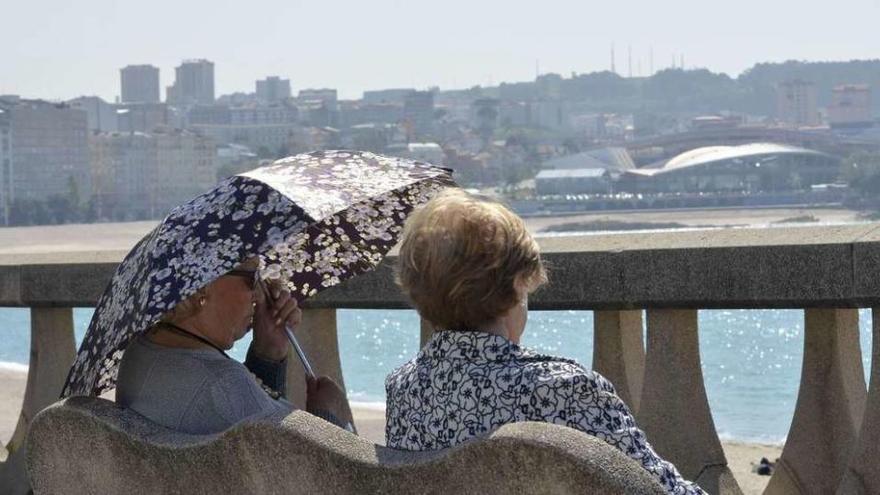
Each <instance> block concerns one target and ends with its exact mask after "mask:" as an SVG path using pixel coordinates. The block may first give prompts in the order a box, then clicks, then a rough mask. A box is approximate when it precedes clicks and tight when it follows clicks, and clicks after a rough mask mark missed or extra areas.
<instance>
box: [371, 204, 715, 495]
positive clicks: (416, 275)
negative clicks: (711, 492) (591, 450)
mask: <svg viewBox="0 0 880 495" xmlns="http://www.w3.org/2000/svg"><path fill="white" fill-rule="evenodd" d="M397 277H398V282H399V284H400V286H401V287H402V289H403V291H404V293H405V294H406V295H407V296H408V297H409V299H410V300H411V302H412V303H413V305H414V306H415V308H416V309H417V310H418V312H419V314H420V315H421V316H422V318H424V319H426V320H428V321H429V322H430V323H431V324H432V325H433V326H434V328H435V329H436V330H435V331H434V333H433V336H432V337H431V339H430V340H429V341H428V342H427V344H426V345H425V346H424V347H423V348H422V350H421V351H420V352H419V353H418V355H417V356H416V357H415V359H413V360H411V361H409V362H408V363H406V364H404V365H403V366H401V367H400V368H398V369H397V370H395V371H394V372H392V373H391V374H390V375H389V376H388V378H387V380H386V382H385V387H386V397H387V408H386V428H385V436H386V443H387V445H388V446H389V447H393V448H397V449H406V450H435V449H443V448H447V447H452V446H454V445H457V444H460V443H462V442H465V441H467V440H469V439H472V438H474V437H478V436H481V435H485V434H487V433H489V432H491V431H493V430H495V429H497V428H499V427H500V426H502V425H505V424H507V423H513V422H518V421H541V422H548V423H554V424H558V425H564V426H568V427H571V428H575V429H577V430H581V431H583V432H585V433H588V434H590V435H594V436H596V437H598V438H601V439H602V440H604V441H606V442H608V443H609V444H611V445H612V446H614V447H616V448H618V449H620V450H621V451H622V452H624V453H625V454H626V455H628V456H629V457H631V458H633V459H635V460H636V461H638V462H639V463H640V464H641V465H642V467H644V468H645V469H646V470H647V471H648V472H649V473H650V474H651V475H653V476H654V477H655V478H656V479H657V480H658V481H659V482H660V483H661V484H662V485H663V486H664V487H665V488H666V489H667V490H668V491H669V492H670V493H675V494H692V493H703V491H702V490H701V489H700V487H699V486H697V485H695V484H693V483H691V482H689V481H686V480H684V479H683V478H682V477H681V475H680V474H679V473H678V471H677V470H676V468H675V466H673V465H672V464H671V463H669V462H667V461H665V460H663V459H661V458H660V456H658V455H657V454H656V453H655V452H654V450H653V449H652V448H651V445H650V444H649V443H648V441H647V439H646V438H645V434H644V432H642V431H641V430H640V429H639V428H638V427H637V426H636V422H635V419H634V418H633V416H632V413H631V412H630V410H629V408H628V407H627V406H626V404H624V402H623V401H622V400H621V399H620V397H618V396H617V394H616V393H615V390H614V387H613V386H612V384H611V383H610V382H609V381H608V380H607V379H605V378H604V377H602V376H601V375H599V374H598V373H596V372H594V371H591V370H588V369H586V368H584V367H583V366H581V365H580V364H578V363H576V362H575V361H572V360H570V359H564V358H559V357H554V356H548V355H543V354H539V353H536V352H533V351H531V350H529V349H527V348H524V347H521V346H520V345H519V343H520V338H521V337H522V334H523V331H524V330H525V325H526V319H527V314H528V309H527V306H528V295H529V293H530V292H532V291H534V290H535V289H536V288H538V287H539V286H540V285H541V284H543V283H545V282H546V280H547V277H546V274H545V271H544V267H543V265H542V262H541V257H540V253H539V249H538V245H537V243H536V242H535V240H534V239H533V238H532V236H531V235H530V234H529V233H528V231H527V230H526V228H525V225H524V224H523V222H522V220H521V219H520V218H519V217H518V216H516V215H515V214H514V213H512V212H511V211H510V210H508V209H507V208H505V207H504V206H502V205H500V204H497V203H494V202H490V201H485V200H482V199H479V198H477V197H474V196H471V195H468V194H467V193H465V192H462V191H460V190H447V191H446V192H444V193H442V194H441V195H440V196H438V197H436V198H434V199H432V200H431V201H430V202H428V203H427V204H426V205H425V206H424V207H422V208H421V209H419V210H417V211H416V212H415V213H413V214H412V216H410V218H409V220H408V221H407V224H406V227H405V231H404V234H403V241H402V244H401V247H400V253H399V256H398V266H397Z"/></svg>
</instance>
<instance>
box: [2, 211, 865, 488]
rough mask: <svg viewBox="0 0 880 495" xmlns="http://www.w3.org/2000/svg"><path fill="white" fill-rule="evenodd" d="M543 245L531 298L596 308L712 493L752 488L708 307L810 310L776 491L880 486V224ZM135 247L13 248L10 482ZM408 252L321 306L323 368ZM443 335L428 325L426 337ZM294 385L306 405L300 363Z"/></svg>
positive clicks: (639, 399) (619, 380) (19, 475)
mask: <svg viewBox="0 0 880 495" xmlns="http://www.w3.org/2000/svg"><path fill="white" fill-rule="evenodd" d="M541 245H542V249H543V251H544V255H545V259H546V262H547V265H548V267H549V269H550V279H551V284H550V285H549V286H548V287H546V288H544V289H542V290H541V291H539V292H538V293H536V294H534V296H533V297H531V298H530V299H529V305H530V307H531V308H532V309H536V310H568V309H580V310H594V311H595V312H596V313H595V318H594V329H593V331H594V332H595V336H594V353H593V365H594V368H595V369H596V370H597V371H599V372H601V373H603V374H604V375H605V376H607V377H608V378H610V379H611V380H612V381H613V382H614V383H615V385H616V386H617V388H618V390H619V392H620V395H621V396H622V397H623V398H624V399H625V400H626V401H627V402H628V403H629V404H630V405H631V407H632V408H633V410H634V411H635V413H636V416H637V419H638V420H639V423H640V424H641V426H642V427H643V428H644V429H645V430H646V431H647V434H648V438H649V439H650V440H651V442H652V444H653V445H654V447H655V448H656V450H657V451H658V452H659V453H660V454H661V455H662V456H664V457H665V458H667V459H669V460H670V461H672V462H674V463H675V464H676V465H677V466H678V467H679V469H680V470H681V472H682V474H683V475H684V476H685V477H687V478H689V479H693V480H695V481H697V482H699V483H700V484H701V485H702V486H703V487H704V488H706V489H707V490H708V491H709V492H710V493H739V492H740V490H739V487H738V485H737V483H736V480H735V479H734V478H733V476H732V475H731V472H730V470H729V469H728V467H727V460H726V458H725V456H724V452H723V451H722V449H721V443H720V441H719V439H718V435H717V433H716V430H715V426H714V423H713V420H712V416H711V411H710V409H709V404H708V401H707V398H706V391H705V386H704V384H703V376H702V371H701V368H700V350H699V341H698V331H699V329H698V326H697V311H698V310H699V309H714V308H744V309H749V308H756V309H757V308H799V309H803V310H804V313H805V315H804V321H805V332H804V335H805V338H804V357H803V366H802V375H801V384H800V389H799V392H798V400H797V405H796V409H795V414H794V419H793V421H792V425H791V428H790V430H789V434H788V440H787V442H786V445H785V448H784V450H783V453H782V457H781V461H780V467H779V468H778V469H777V470H776V473H775V474H774V476H773V478H772V479H771V480H770V483H769V485H768V488H767V491H766V493H771V494H776V493H834V492H835V491H836V490H838V489H839V490H840V491H841V492H842V493H880V464H878V463H877V462H876V459H877V454H878V453H880V379H878V377H880V335H878V334H880V318H878V313H877V312H876V311H874V312H873V313H874V325H873V328H874V340H873V342H874V348H875V349H874V353H873V360H872V371H871V377H872V380H871V385H872V387H871V389H870V391H869V390H867V387H866V383H865V379H864V371H863V368H862V360H861V354H860V348H859V333H858V332H859V328H858V308H862V307H878V306H880V277H877V276H876V274H877V273H878V270H880V225H877V224H866V225H857V226H841V227H799V228H785V229H782V228H780V229H760V230H759V229H754V230H752V229H742V230H739V229H733V230H705V231H690V232H672V233H650V234H615V235H596V236H575V237H560V238H546V239H542V240H541ZM123 255H124V253H121V252H103V253H78V254H57V255H31V256H13V257H10V256H7V257H0V307H4V306H7V307H9V306H15V307H29V308H31V326H32V328H31V332H32V340H31V360H30V372H29V375H28V383H27V391H26V393H25V399H24V403H23V406H22V413H21V418H20V420H19V424H18V428H17V429H16V432H15V433H14V435H13V438H12V440H11V441H10V443H9V446H8V450H9V451H10V454H9V456H8V458H7V460H6V461H5V462H4V463H3V464H2V465H0V487H2V488H3V490H2V491H4V492H7V491H8V492H15V491H20V490H22V487H26V483H27V480H26V478H25V475H24V471H23V459H24V458H23V452H22V451H21V446H22V444H23V439H24V437H25V434H26V431H27V427H28V425H29V423H30V421H31V419H32V418H33V416H34V414H35V413H36V412H38V411H39V410H41V409H42V408H44V407H46V406H48V405H49V404H51V403H53V402H54V401H55V400H56V398H57V396H58V392H59V391H60V388H61V383H62V381H63V380H64V378H65V376H66V373H67V369H68V366H69V364H70V363H71V362H72V360H73V356H74V338H73V323H72V309H71V308H72V307H74V306H93V305H94V304H95V301H96V300H97V298H98V296H99V294H100V292H101V290H102V289H103V287H104V285H105V284H106V283H107V281H108V280H109V278H110V276H111V275H112V273H113V270H114V268H115V266H116V264H117V263H118V262H119V260H120V259H121V258H122V256H123ZM392 261H393V260H387V261H386V262H385V263H383V265H382V266H381V267H380V268H379V269H378V270H376V271H375V272H373V273H370V274H368V275H364V276H362V277H358V278H356V279H353V280H351V281H349V282H346V283H345V284H343V285H341V286H339V287H336V288H334V289H331V290H328V291H326V292H324V293H322V294H320V295H319V296H317V297H316V298H314V300H312V301H311V302H310V304H309V305H308V307H307V309H306V310H305V312H304V317H303V323H302V327H301V328H300V329H299V330H298V334H300V335H302V336H303V337H304V338H303V340H304V342H303V344H304V347H305V348H306V351H307V353H308V354H309V355H310V356H311V357H312V359H313V361H314V362H313V365H314V366H315V368H316V371H318V372H319V373H320V374H327V375H330V376H332V377H334V378H336V379H337V380H339V381H340V383H343V377H342V372H341V366H340V359H339V352H338V343H337V328H336V327H337V325H336V309H337V308H373V309H397V308H406V307H407V304H406V302H405V300H404V299H403V298H402V296H401V295H400V293H399V291H398V290H397V288H396V287H395V285H394V283H393V279H392V275H391V263H392ZM642 310H645V311H644V313H643V311H642ZM643 314H645V315H647V316H646V318H647V325H646V328H647V339H646V340H647V349H645V347H644V346H643V334H642V327H643V322H642V315H643ZM588 330H589V329H586V328H585V329H584V331H588ZM413 331H416V330H415V329H413ZM430 331H431V330H430V327H429V325H428V324H426V323H424V322H423V324H422V326H421V329H420V332H421V335H422V340H423V341H424V339H425V338H426V337H427V336H428V335H429V334H430ZM289 383H291V384H293V389H294V393H293V401H294V402H295V403H300V404H301V403H302V402H303V397H304V395H303V388H304V387H303V384H302V377H301V371H300V368H299V366H298V363H292V365H291V370H290V381H289ZM758 419H760V418H756V420H758Z"/></svg>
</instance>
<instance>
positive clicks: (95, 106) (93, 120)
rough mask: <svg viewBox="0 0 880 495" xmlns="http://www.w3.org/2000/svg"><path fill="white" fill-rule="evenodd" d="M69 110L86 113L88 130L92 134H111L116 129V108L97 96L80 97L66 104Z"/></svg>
mask: <svg viewBox="0 0 880 495" xmlns="http://www.w3.org/2000/svg"><path fill="white" fill-rule="evenodd" d="M67 104H68V105H70V106H71V108H78V109H80V110H83V111H84V112H86V115H87V118H88V121H89V130H90V131H92V132H113V131H115V130H116V129H117V127H116V107H115V106H114V105H112V104H110V103H107V102H106V101H104V100H103V99H101V98H100V97H98V96H80V97H79V98H74V99H72V100H70V101H68V102H67Z"/></svg>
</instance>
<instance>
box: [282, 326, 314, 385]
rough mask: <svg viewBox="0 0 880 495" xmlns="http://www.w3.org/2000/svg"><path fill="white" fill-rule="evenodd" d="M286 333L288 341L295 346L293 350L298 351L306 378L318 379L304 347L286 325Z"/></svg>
mask: <svg viewBox="0 0 880 495" xmlns="http://www.w3.org/2000/svg"><path fill="white" fill-rule="evenodd" d="M284 333H285V335H287V340H288V341H290V345H292V346H293V350H294V351H296V355H297V356H299V360H300V362H301V363H302V365H303V369H304V370H305V372H306V376H308V377H309V378H316V375H315V370H314V369H313V368H312V364H311V363H310V362H309V358H308V357H306V353H305V351H303V349H302V347H301V346H300V345H299V342H298V341H297V340H296V337H295V336H294V335H293V332H292V331H291V330H290V327H289V326H287V325H286V324H285V325H284Z"/></svg>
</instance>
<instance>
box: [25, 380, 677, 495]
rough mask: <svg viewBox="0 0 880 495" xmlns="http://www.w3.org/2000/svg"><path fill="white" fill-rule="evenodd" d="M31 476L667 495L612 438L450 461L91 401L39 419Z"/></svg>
mask: <svg viewBox="0 0 880 495" xmlns="http://www.w3.org/2000/svg"><path fill="white" fill-rule="evenodd" d="M27 468H28V473H29V474H30V478H31V482H32V486H33V489H34V492H35V493H37V494H41V493H51V494H62V493H95V494H104V493H125V494H136V493H150V494H160V493H168V494H171V493H226V494H238V493H308V494H312V493H383V494H403V493H437V494H441V493H442V494H449V493H480V494H491V493H498V494H501V493H504V494H509V493H553V494H568V493H601V494H623V493H639V494H641V493H646V494H654V493H657V494H660V493H664V491H663V489H662V488H661V487H660V485H659V484H658V483H656V482H655V481H654V480H653V479H652V478H651V477H650V476H649V475H648V473H647V472H646V471H644V470H643V469H642V468H641V467H640V466H639V465H638V464H637V463H636V462H635V461H632V460H630V459H629V458H627V457H626V456H625V455H623V454H622V453H621V452H619V451H617V450H616V449H614V448H613V447H611V446H609V445H607V444H605V443H604V442H602V441H601V440H598V439H596V438H594V437H591V436H589V435H585V434H583V433H580V432H578V431H575V430H572V429H569V428H565V427H561V426H555V425H549V424H543V423H519V424H511V425H507V426H504V427H502V428H501V429H499V430H498V431H496V432H495V433H493V434H491V435H490V436H488V437H487V438H485V439H481V440H477V441H473V442H469V443H467V444H464V445H461V446H458V447H456V448H452V449H447V450H444V451H437V452H405V451H400V450H395V449H390V448H386V447H382V446H379V445H375V444H372V443H369V442H367V441H365V440H363V439H361V438H359V437H357V436H355V435H353V434H350V433H348V432H346V431H343V430H341V429H339V428H336V427H334V426H332V425H330V424H329V423H326V422H324V421H322V420H320V419H318V418H315V417H314V416H312V415H310V414H308V413H305V412H302V411H295V412H293V413H292V414H290V415H288V416H286V417H282V418H270V419H267V420H260V421H254V422H245V423H242V424H240V425H237V426H236V427H234V428H232V429H230V430H228V431H226V432H224V433H221V434H216V435H204V436H202V435H186V434H180V433H175V432H173V431H171V430H168V429H166V428H164V427H161V426H158V425H156V424H154V423H151V422H150V421H148V420H146V419H145V418H143V417H142V416H140V415H138V414H136V413H134V412H131V411H130V410H126V409H124V408H120V407H118V406H117V405H116V404H115V403H113V402H110V401H107V400H104V399H96V398H85V397H74V398H71V399H67V400H64V401H61V402H58V403H56V404H54V405H52V406H50V407H49V408H47V409H45V410H44V411H42V412H41V413H40V414H39V415H38V416H37V417H36V418H35V419H34V422H33V424H32V426H31V429H30V433H29V435H28V444H27Z"/></svg>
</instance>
